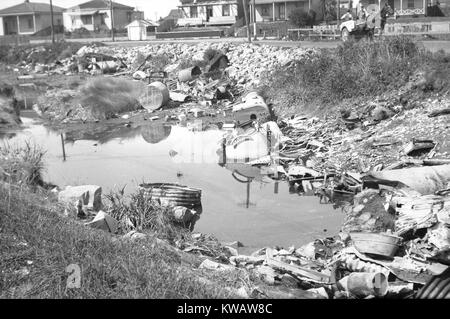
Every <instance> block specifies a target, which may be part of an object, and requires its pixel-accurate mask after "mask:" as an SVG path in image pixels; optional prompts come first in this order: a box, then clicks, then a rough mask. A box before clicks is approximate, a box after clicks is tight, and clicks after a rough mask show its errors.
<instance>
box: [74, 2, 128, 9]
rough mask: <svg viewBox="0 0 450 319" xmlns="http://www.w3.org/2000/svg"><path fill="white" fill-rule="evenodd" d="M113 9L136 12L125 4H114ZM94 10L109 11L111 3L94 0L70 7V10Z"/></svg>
mask: <svg viewBox="0 0 450 319" xmlns="http://www.w3.org/2000/svg"><path fill="white" fill-rule="evenodd" d="M113 8H114V9H127V10H134V7H130V6H126V5H124V4H121V3H118V2H113ZM76 9H80V10H90V9H91V10H93V9H109V1H105V0H92V1H88V2H84V3H81V4H79V5H76V6H73V7H70V8H69V9H68V10H72V11H73V10H76Z"/></svg>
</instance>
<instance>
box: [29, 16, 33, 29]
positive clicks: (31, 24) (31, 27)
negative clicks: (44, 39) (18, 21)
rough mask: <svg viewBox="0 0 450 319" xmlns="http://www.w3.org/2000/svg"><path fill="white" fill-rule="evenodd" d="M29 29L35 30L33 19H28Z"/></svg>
mask: <svg viewBox="0 0 450 319" xmlns="http://www.w3.org/2000/svg"><path fill="white" fill-rule="evenodd" d="M28 29H34V25H33V19H32V18H28Z"/></svg>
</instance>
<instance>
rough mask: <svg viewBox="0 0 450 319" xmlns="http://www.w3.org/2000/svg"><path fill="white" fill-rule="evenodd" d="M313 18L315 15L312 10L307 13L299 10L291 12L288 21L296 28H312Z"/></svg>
mask: <svg viewBox="0 0 450 319" xmlns="http://www.w3.org/2000/svg"><path fill="white" fill-rule="evenodd" d="M315 16H316V14H315V12H314V11H313V10H310V11H309V12H307V11H305V10H303V9H300V8H299V9H295V10H294V11H292V12H291V14H290V15H289V21H290V22H291V23H292V24H293V25H295V26H298V27H304V26H312V25H313V24H314V22H315Z"/></svg>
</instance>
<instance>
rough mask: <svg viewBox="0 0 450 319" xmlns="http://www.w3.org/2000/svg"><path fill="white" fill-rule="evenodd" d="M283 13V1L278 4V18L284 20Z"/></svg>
mask: <svg viewBox="0 0 450 319" xmlns="http://www.w3.org/2000/svg"><path fill="white" fill-rule="evenodd" d="M285 13H286V12H285V6H284V3H280V4H279V6H278V17H279V18H280V20H284V19H285V18H286V16H285Z"/></svg>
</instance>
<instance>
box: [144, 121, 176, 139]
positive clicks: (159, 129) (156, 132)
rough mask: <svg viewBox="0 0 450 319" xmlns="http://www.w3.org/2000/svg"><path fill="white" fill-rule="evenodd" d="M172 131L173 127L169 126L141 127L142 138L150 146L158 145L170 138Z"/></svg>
mask: <svg viewBox="0 0 450 319" xmlns="http://www.w3.org/2000/svg"><path fill="white" fill-rule="evenodd" d="M171 131H172V126H168V125H161V124H157V125H145V126H141V134H142V137H143V138H144V140H145V141H146V142H147V143H150V144H156V143H159V142H161V141H163V140H165V139H166V138H167V137H169V135H170V132H171Z"/></svg>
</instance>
